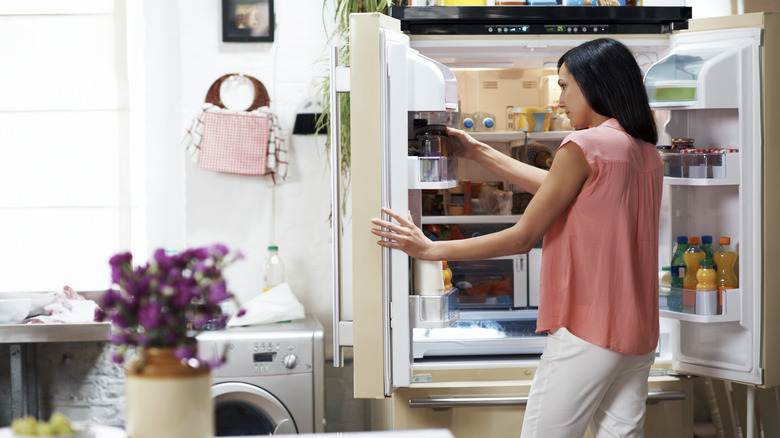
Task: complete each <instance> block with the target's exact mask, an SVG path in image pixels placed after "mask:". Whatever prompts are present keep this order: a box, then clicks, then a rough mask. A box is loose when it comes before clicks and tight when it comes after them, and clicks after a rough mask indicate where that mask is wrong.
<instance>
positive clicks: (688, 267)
mask: <svg viewBox="0 0 780 438" xmlns="http://www.w3.org/2000/svg"><path fill="white" fill-rule="evenodd" d="M704 257H705V256H704V251H702V249H701V239H700V238H698V237H689V238H688V249H686V250H685V254H683V259H684V260H685V277H684V279H683V287H685V289H696V271H698V270H699V260H701V259H703V258H704Z"/></svg>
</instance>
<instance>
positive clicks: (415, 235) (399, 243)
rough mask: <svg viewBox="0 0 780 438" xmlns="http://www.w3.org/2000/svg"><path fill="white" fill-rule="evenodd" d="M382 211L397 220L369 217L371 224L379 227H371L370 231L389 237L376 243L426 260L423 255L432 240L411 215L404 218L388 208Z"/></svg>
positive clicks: (428, 248)
mask: <svg viewBox="0 0 780 438" xmlns="http://www.w3.org/2000/svg"><path fill="white" fill-rule="evenodd" d="M382 212H383V213H386V214H387V215H388V216H390V217H391V218H393V219H395V220H396V221H398V223H397V224H396V223H394V222H390V221H385V220H382V219H371V223H372V224H374V225H377V226H379V227H381V228H379V229H376V228H372V229H371V232H372V233H374V234H375V235H377V236H379V237H382V238H386V239H389V240H378V241H377V244H378V245H379V246H384V247H387V248H394V249H400V250H401V251H403V252H405V253H406V254H408V255H409V256H410V257H413V258H416V259H420V260H427V259H426V256H425V255H426V253H427V252H428V251H429V250H430V248H431V246H432V245H433V242H431V240H430V239H428V238H427V237H426V236H425V234H423V232H422V230H421V229H420V228H418V227H417V226H416V225H415V224H414V222H412V218H411V215H410V216H409V217H408V218H405V217H403V216H401V215H400V214H398V213H396V212H395V211H393V210H391V209H389V208H382Z"/></svg>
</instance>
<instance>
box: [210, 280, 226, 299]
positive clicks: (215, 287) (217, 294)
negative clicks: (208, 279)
mask: <svg viewBox="0 0 780 438" xmlns="http://www.w3.org/2000/svg"><path fill="white" fill-rule="evenodd" d="M228 298H230V296H229V295H228V291H227V284H225V282H224V281H218V282H216V283H214V284H212V285H211V287H210V288H209V302H212V303H221V302H222V301H225V300H226V299H228Z"/></svg>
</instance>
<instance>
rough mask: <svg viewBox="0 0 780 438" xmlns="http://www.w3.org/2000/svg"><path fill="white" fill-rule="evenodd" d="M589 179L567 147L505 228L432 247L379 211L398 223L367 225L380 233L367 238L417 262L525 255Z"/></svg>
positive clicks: (407, 221) (576, 151) (405, 222)
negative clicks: (520, 213) (517, 214)
mask: <svg viewBox="0 0 780 438" xmlns="http://www.w3.org/2000/svg"><path fill="white" fill-rule="evenodd" d="M501 155H503V154H501ZM592 175H593V172H592V170H591V167H590V164H588V162H587V160H585V155H584V154H583V152H582V150H581V149H580V147H579V146H578V145H577V144H575V143H572V142H569V143H567V144H565V145H564V146H562V147H561V148H560V149H559V150H558V153H557V154H556V156H555V161H553V165H552V167H551V168H550V171H549V175H548V176H547V178H545V180H544V184H541V186H540V187H539V190H538V192H537V193H536V195H535V196H534V197H533V199H532V200H531V203H530V204H528V207H527V208H526V210H525V213H524V214H523V215H522V217H521V218H520V220H519V221H518V222H517V223H516V224H515V225H514V226H512V227H511V228H508V229H506V230H503V231H499V232H496V233H491V234H486V235H483V236H479V237H473V238H470V239H461V240H448V241H437V242H433V241H431V240H430V239H428V238H427V237H426V236H425V235H424V234H423V232H422V230H420V229H419V228H418V227H417V226H415V225H414V223H413V222H412V220H411V218H406V217H403V216H401V215H399V214H398V213H396V212H394V211H393V210H390V209H388V208H383V209H382V211H383V212H384V213H386V214H388V215H389V216H390V217H391V218H393V219H395V220H396V221H397V222H398V223H393V222H391V221H385V220H381V219H372V220H371V222H372V223H373V224H374V225H377V226H379V227H381V228H380V229H376V228H374V229H372V230H371V232H372V233H374V234H375V235H377V236H379V237H382V238H384V239H389V240H379V241H378V242H377V244H379V245H380V246H385V247H388V248H395V249H400V250H401V251H404V252H405V253H407V254H408V255H409V256H411V257H413V258H416V259H421V260H479V259H486V258H492V257H501V256H507V255H512V254H523V253H527V252H528V251H530V250H531V248H533V247H534V245H536V243H537V242H539V240H540V239H541V238H542V237H543V236H544V233H546V232H547V229H549V228H550V226H551V225H552V224H553V222H554V221H555V219H557V218H558V216H560V214H561V213H562V212H563V211H564V210H565V209H566V208H567V207H568V206H569V205H570V204H571V203H572V201H573V200H574V199H575V198H576V197H577V195H578V194H579V193H580V191H581V190H582V189H583V188H584V187H585V186H586V185H587V183H588V182H589V181H590V179H591V178H592Z"/></svg>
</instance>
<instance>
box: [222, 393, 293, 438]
mask: <svg viewBox="0 0 780 438" xmlns="http://www.w3.org/2000/svg"><path fill="white" fill-rule="evenodd" d="M211 398H212V399H213V400H214V423H215V426H216V435H215V436H241V435H281V434H296V433H298V428H297V427H296V426H295V421H294V420H293V417H292V415H291V414H290V412H289V411H288V410H287V408H285V407H284V405H283V404H282V402H280V401H279V400H278V399H277V398H276V397H274V396H273V394H271V393H270V392H268V391H266V390H264V389H262V388H259V387H257V386H254V385H250V384H247V383H241V382H224V383H218V384H216V385H214V386H212V387H211Z"/></svg>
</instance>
